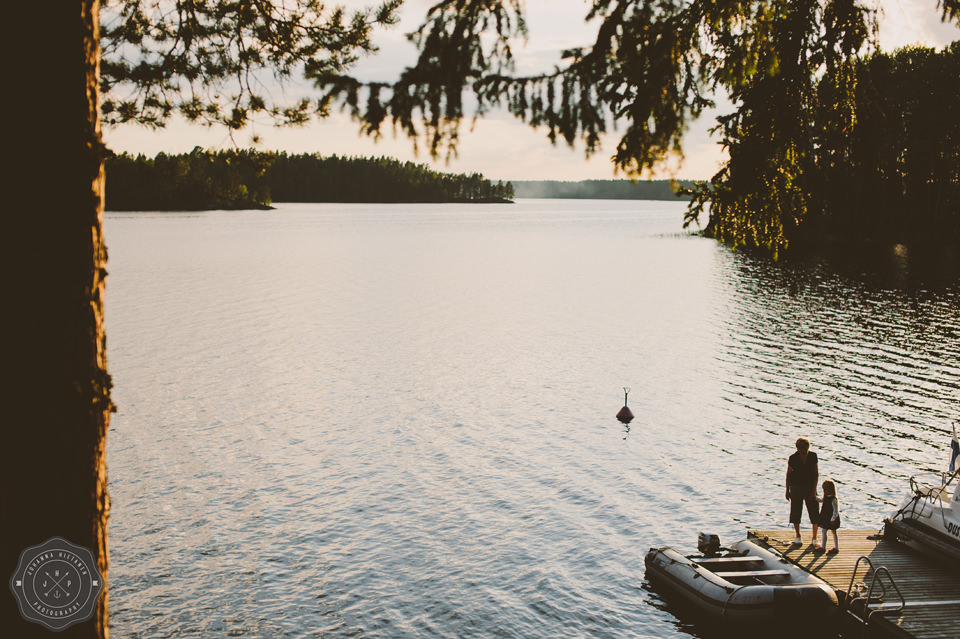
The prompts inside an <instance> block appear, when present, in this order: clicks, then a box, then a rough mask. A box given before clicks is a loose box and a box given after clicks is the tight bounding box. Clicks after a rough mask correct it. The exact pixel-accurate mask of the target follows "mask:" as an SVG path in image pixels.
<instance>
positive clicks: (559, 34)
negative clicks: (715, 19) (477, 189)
mask: <svg viewBox="0 0 960 639" xmlns="http://www.w3.org/2000/svg"><path fill="white" fill-rule="evenodd" d="M375 2H376V0H339V1H338V0H330V2H329V3H328V4H331V5H332V4H338V5H342V6H345V7H347V8H351V7H363V6H369V5H372V4H375ZM433 3H434V2H433V0H407V1H406V2H405V3H404V9H403V12H402V14H401V16H402V19H401V22H400V24H398V25H395V26H394V27H392V28H390V29H389V30H387V31H381V32H380V33H378V35H377V36H376V37H375V40H374V41H375V42H376V44H377V46H378V47H379V48H380V52H379V53H378V54H376V55H375V56H373V57H371V58H367V59H364V60H362V61H361V62H360V64H359V66H358V68H357V69H356V70H355V73H356V74H357V75H358V77H361V78H363V79H368V80H374V79H377V80H385V79H386V80H388V79H392V78H395V77H396V75H397V74H398V72H399V70H400V69H402V68H403V67H404V66H406V65H409V64H412V63H413V61H414V60H415V55H416V52H415V50H414V48H413V46H412V45H410V44H409V43H408V42H407V41H406V39H405V38H404V34H405V33H407V32H409V31H412V30H414V29H415V28H416V27H417V26H418V25H419V24H420V21H421V19H422V17H423V15H424V14H425V12H426V9H427V8H428V7H429V6H430V5H432V4H433ZM865 3H866V4H867V5H868V6H878V5H879V8H880V45H881V48H882V49H884V50H886V51H891V50H893V49H895V48H897V47H901V46H906V45H911V44H925V45H928V46H935V47H940V46H943V45H945V44H948V43H950V42H952V41H953V40H956V39H960V28H958V27H957V26H956V25H953V24H943V23H941V22H940V14H939V12H938V11H937V2H936V0H865ZM589 5H590V2H589V1H588V0H526V3H525V6H526V16H527V27H528V32H529V34H528V41H527V42H526V43H525V44H523V45H521V46H520V47H518V48H517V50H516V51H515V54H516V55H517V59H518V70H519V71H521V72H523V71H531V70H546V69H549V68H551V67H552V66H553V65H554V64H555V63H556V62H557V61H558V59H559V58H558V53H559V51H561V50H562V49H564V48H569V47H572V46H586V45H588V44H589V43H590V41H591V27H590V25H588V24H586V23H585V22H584V17H585V16H586V14H587V11H588V8H589ZM305 92H306V94H307V95H309V94H310V89H309V87H308V88H306V89H305ZM288 94H289V95H291V96H292V97H299V96H300V95H302V94H304V90H299V89H294V90H290V91H288ZM314 94H315V93H314ZM715 115H716V113H714V114H713V115H711V114H710V113H709V112H708V113H705V114H704V115H703V116H701V118H700V119H699V120H698V121H697V122H695V123H694V124H693V126H691V128H690V130H689V131H688V132H687V134H686V136H685V138H684V142H683V148H684V157H683V158H675V159H674V160H672V161H671V162H670V163H669V164H668V165H667V166H665V167H664V168H663V169H661V170H659V171H658V172H657V173H656V174H655V175H645V176H644V177H646V178H651V177H652V178H668V177H674V178H681V179H707V178H709V177H710V176H712V175H713V174H714V173H715V172H716V170H717V168H718V166H719V164H720V163H721V162H722V160H723V155H722V149H721V148H720V146H719V145H718V144H717V140H716V139H715V138H713V137H711V135H710V133H709V129H710V128H711V127H712V126H713V125H714V124H715V122H714V119H713V118H714V116H715ZM383 132H384V135H383V136H382V137H381V138H380V140H379V141H377V142H374V141H373V140H372V139H371V138H369V137H367V136H363V135H361V134H360V133H359V127H358V125H357V124H355V123H353V122H351V121H350V119H349V118H348V117H346V116H345V115H342V114H339V113H336V114H334V115H333V116H331V117H329V118H326V119H325V120H322V121H313V122H312V123H311V124H309V125H307V126H305V127H297V128H291V127H285V128H277V127H273V126H271V125H269V123H267V122H263V123H258V124H255V125H254V126H253V127H252V128H250V129H246V130H243V131H240V132H235V133H234V134H233V137H232V138H231V136H230V135H229V134H228V132H227V131H226V130H225V129H222V128H213V129H211V128H207V127H205V126H202V125H196V124H189V123H186V122H184V121H181V120H173V121H171V122H170V123H169V124H168V125H167V127H166V128H164V129H159V130H154V129H147V128H144V127H140V126H137V125H130V124H127V125H123V126H119V127H115V128H111V127H106V128H105V130H104V139H105V141H106V143H107V145H108V146H109V147H110V148H111V149H113V150H114V151H116V152H118V153H119V152H123V151H126V152H128V153H133V154H137V153H143V154H145V155H147V156H151V157H152V156H154V155H156V154H157V153H159V152H161V151H162V152H165V153H170V154H176V153H186V152H189V151H190V150H191V149H193V148H194V147H195V146H202V147H205V148H209V149H214V150H216V149H224V148H232V147H239V148H249V147H253V146H256V148H259V149H261V150H263V151H287V152H288V153H291V154H299V153H320V154H321V155H334V154H336V155H341V156H384V155H385V156H391V157H395V158H398V159H400V160H404V161H406V160H409V161H413V162H417V163H421V164H427V165H430V166H431V167H432V168H433V169H435V170H437V171H443V172H450V173H482V174H483V175H484V177H486V178H488V179H491V180H504V181H507V180H512V181H517V180H565V181H577V180H606V179H616V178H622V177H625V176H624V175H622V174H618V173H616V172H615V170H614V167H613V164H612V163H611V161H610V156H611V155H612V154H613V152H614V150H615V148H616V143H617V139H618V137H617V136H618V133H617V131H616V130H613V131H611V132H610V133H608V134H607V136H606V137H605V138H604V139H603V140H602V142H601V148H600V150H599V151H598V152H596V153H595V154H594V155H592V156H591V157H589V158H587V157H585V154H584V150H583V147H582V145H578V146H575V147H573V148H571V147H569V146H567V145H566V144H565V143H562V142H561V143H559V144H557V145H551V144H550V142H549V141H548V140H547V136H546V131H545V130H543V129H540V130H535V129H532V128H530V127H529V126H528V125H526V124H523V123H521V122H519V121H518V120H516V119H515V118H514V117H513V116H511V115H509V114H506V113H491V114H488V115H487V116H485V117H484V118H483V119H480V120H478V121H476V122H475V123H473V122H471V121H470V120H469V119H468V120H466V121H464V123H463V124H462V125H461V132H460V142H459V144H458V154H457V156H456V157H454V158H450V159H445V158H440V159H437V160H433V159H431V158H430V156H429V154H428V153H426V152H425V151H424V150H422V149H421V151H420V153H419V154H415V153H414V150H413V145H412V143H411V142H410V141H409V140H408V139H407V138H405V137H402V136H398V137H394V136H393V134H392V132H391V131H390V129H389V126H386V127H384V130H383ZM254 135H256V136H258V137H259V138H260V142H259V143H258V144H256V145H254V144H253V142H252V140H253V136H254Z"/></svg>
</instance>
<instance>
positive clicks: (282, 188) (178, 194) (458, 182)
mask: <svg viewBox="0 0 960 639" xmlns="http://www.w3.org/2000/svg"><path fill="white" fill-rule="evenodd" d="M106 176H107V178H106V179H107V181H108V183H109V185H110V188H109V190H108V191H107V193H108V195H107V198H106V208H107V209H108V210H116V211H131V210H150V211H164V210H202V209H238V208H244V209H249V208H269V206H270V204H271V203H273V202H509V201H510V200H512V199H513V197H514V192H513V186H512V185H511V184H510V183H509V182H508V183H506V184H504V183H503V182H497V183H493V182H491V181H490V180H487V179H486V178H484V177H483V176H482V175H480V174H479V173H473V174H470V175H464V174H452V173H439V172H436V171H433V170H431V169H430V168H429V167H427V166H426V165H422V164H415V163H413V162H401V161H399V160H395V159H392V158H387V157H379V158H354V157H338V156H336V155H334V156H329V157H323V156H320V155H318V154H301V155H289V154H287V153H283V152H279V153H270V152H260V151H255V150H250V149H247V150H224V151H216V152H214V151H209V150H205V149H202V148H200V147H197V148H195V149H194V150H193V151H191V152H190V153H186V154H180V155H167V154H165V153H160V154H158V155H157V156H156V157H154V158H148V157H145V156H143V155H137V156H132V155H130V154H126V153H124V154H120V155H116V156H114V157H111V158H108V159H107V161H106Z"/></svg>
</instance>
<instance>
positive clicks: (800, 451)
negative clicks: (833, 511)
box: [787, 437, 820, 545]
mask: <svg viewBox="0 0 960 639" xmlns="http://www.w3.org/2000/svg"><path fill="white" fill-rule="evenodd" d="M819 478H820V471H819V469H818V468H817V454H816V453H813V452H810V440H808V439H807V438H806V437H801V438H799V439H798V440H797V452H795V453H794V454H792V455H790V459H788V460H787V500H788V501H789V502H790V523H791V524H793V528H794V530H796V531H797V538H796V539H794V540H793V543H794V544H795V545H800V544H802V543H803V539H801V538H800V520H801V519H802V518H803V505H804V504H806V506H807V516H808V517H810V522H811V523H812V524H813V540H812V542H811V543H814V544H815V543H817V532H818V530H817V529H818V528H819V526H818V525H817V517H818V516H819V509H818V508H817V481H818V480H819Z"/></svg>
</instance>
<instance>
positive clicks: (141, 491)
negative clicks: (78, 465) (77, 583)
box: [106, 200, 960, 639]
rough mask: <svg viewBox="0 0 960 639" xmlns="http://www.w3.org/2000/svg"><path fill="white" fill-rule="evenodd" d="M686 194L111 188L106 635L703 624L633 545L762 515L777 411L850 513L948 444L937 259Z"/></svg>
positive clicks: (778, 441)
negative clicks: (761, 238)
mask: <svg viewBox="0 0 960 639" xmlns="http://www.w3.org/2000/svg"><path fill="white" fill-rule="evenodd" d="M682 216H683V205H682V204H679V203H673V202H668V203H653V202H617V201H610V202H607V201H558V200H521V201H519V202H518V203H517V204H514V205H511V206H506V205H489V206H487V205H462V206H458V205H454V206H451V205H416V206H411V205H395V206H394V205H388V206H383V205H378V206H368V205H333V204H331V205H280V207H279V209H278V210H276V211H272V212H205V213H190V214H186V213H184V214H177V213H166V214H159V213H133V214H130V213H127V214H120V213H113V214H108V216H107V222H106V232H107V239H108V244H109V248H110V264H109V266H110V277H109V288H108V299H107V304H108V306H107V313H108V315H107V317H108V319H107V324H108V326H107V330H108V343H109V357H110V369H111V372H112V374H113V377H114V383H115V389H114V401H115V402H116V403H117V405H118V407H119V410H118V412H117V414H116V415H115V416H114V418H113V421H112V425H111V430H110V435H109V440H108V445H109V471H110V489H111V494H112V499H113V510H112V517H111V520H110V535H111V537H110V542H111V570H110V588H111V590H110V609H111V624H112V627H111V632H112V635H113V636H114V637H223V636H249V637H331V638H337V637H369V638H374V637H383V638H393V637H418V638H419V637H523V638H544V639H547V638H549V639H557V638H563V637H571V638H573V637H656V638H672V637H679V638H686V637H701V636H704V632H706V631H705V630H703V629H701V628H698V627H697V626H696V625H692V624H690V623H689V622H688V621H686V620H684V619H681V618H679V617H678V616H676V615H675V614H674V613H675V610H674V609H673V608H672V607H671V606H669V605H668V602H665V601H664V600H663V599H661V596H660V594H659V593H658V592H657V591H656V590H655V589H653V588H652V587H650V585H649V584H647V583H646V582H645V580H644V567H643V556H644V553H645V552H646V551H647V549H648V548H650V547H651V546H656V545H663V544H670V545H674V546H676V547H679V548H683V549H687V548H692V547H694V546H695V544H696V535H697V533H698V532H699V531H709V532H714V533H717V534H719V535H720V537H721V540H727V541H734V540H736V539H739V538H742V537H743V536H745V533H746V530H747V529H748V528H781V527H786V526H787V522H786V519H787V503H786V502H785V501H784V500H783V477H784V471H785V464H786V457H787V455H788V454H789V453H790V452H792V449H793V441H794V440H795V439H796V438H797V437H798V436H807V437H809V438H810V439H811V440H812V442H813V449H814V450H815V451H816V452H817V453H818V454H819V455H820V459H821V474H823V475H829V476H831V477H833V478H835V479H836V481H837V484H838V493H839V497H840V501H841V506H842V510H843V517H844V525H845V526H846V527H851V528H878V527H879V526H880V522H881V520H882V518H883V516H884V515H885V514H887V512H888V510H889V509H890V507H891V505H893V504H894V503H895V502H897V501H898V500H899V497H900V495H901V493H902V492H903V490H904V489H905V482H906V479H907V477H908V476H909V475H910V474H912V473H914V472H916V471H917V470H921V469H934V470H939V469H942V468H943V467H944V466H945V464H946V461H947V449H946V444H947V440H948V432H949V428H950V422H951V420H953V419H960V282H957V281H956V280H955V279H954V280H951V279H950V278H946V279H945V280H944V279H943V278H941V279H940V280H939V281H936V282H928V281H924V280H923V279H922V278H917V277H916V276H915V274H914V273H912V272H911V270H910V265H911V256H910V255H909V254H908V255H902V254H901V255H897V256H894V258H895V259H891V260H890V261H888V262H886V263H882V264H881V265H880V266H878V267H862V266H859V265H853V266H856V268H850V267H849V266H845V267H842V268H841V267H834V266H831V265H830V264H829V263H827V262H824V261H809V262H807V263H805V264H802V265H789V264H781V265H771V264H769V263H766V262H762V261H757V260H753V259H751V258H749V257H747V256H744V255H741V254H737V253H733V252H731V251H729V250H728V249H726V248H724V247H722V246H720V245H718V244H716V243H715V242H713V241H711V240H708V239H703V238H700V237H696V236H692V235H689V234H687V233H686V232H684V231H683V230H682ZM624 386H628V387H630V388H631V389H632V390H631V393H630V396H629V405H630V407H631V409H632V410H633V412H634V414H635V415H636V419H635V420H634V421H633V423H632V424H631V425H630V427H629V428H626V427H624V426H623V425H622V424H620V423H619V422H618V421H617V420H616V419H615V418H614V416H615V414H616V413H617V411H618V410H619V409H620V407H621V406H622V404H623V390H622V387H624Z"/></svg>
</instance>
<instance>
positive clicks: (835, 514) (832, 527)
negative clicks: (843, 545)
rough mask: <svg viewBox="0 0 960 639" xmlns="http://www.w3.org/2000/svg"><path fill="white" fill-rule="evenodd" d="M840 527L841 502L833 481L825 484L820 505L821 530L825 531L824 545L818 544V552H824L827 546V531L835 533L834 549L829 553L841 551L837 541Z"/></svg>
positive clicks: (826, 481)
mask: <svg viewBox="0 0 960 639" xmlns="http://www.w3.org/2000/svg"><path fill="white" fill-rule="evenodd" d="M839 527H840V501H839V500H838V499H837V486H836V484H834V483H833V481H832V480H830V479H827V480H825V481H824V482H823V502H822V503H821V505H820V529H821V530H822V531H823V543H821V544H817V546H816V549H817V550H823V549H824V548H825V547H826V545H827V531H828V530H829V531H830V532H831V533H833V548H831V549H830V550H828V551H827V552H831V553H835V552H839V551H840V544H839V541H838V539H837V528H839Z"/></svg>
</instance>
